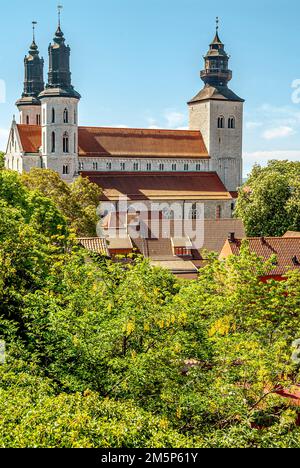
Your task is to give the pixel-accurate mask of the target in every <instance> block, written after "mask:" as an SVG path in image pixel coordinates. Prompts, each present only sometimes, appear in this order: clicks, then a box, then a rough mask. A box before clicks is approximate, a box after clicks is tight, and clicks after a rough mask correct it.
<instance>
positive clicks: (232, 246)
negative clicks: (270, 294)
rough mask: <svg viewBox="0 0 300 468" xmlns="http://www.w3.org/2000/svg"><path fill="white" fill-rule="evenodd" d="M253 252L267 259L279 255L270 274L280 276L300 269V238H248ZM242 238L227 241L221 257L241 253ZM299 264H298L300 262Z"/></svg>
mask: <svg viewBox="0 0 300 468" xmlns="http://www.w3.org/2000/svg"><path fill="white" fill-rule="evenodd" d="M247 241H248V243H249V248H250V251H251V252H254V253H256V255H258V257H261V258H263V259H264V260H265V261H266V260H269V259H270V257H272V255H275V256H276V257H277V265H276V266H275V267H274V269H272V271H271V272H269V275H270V276H276V275H278V276H280V275H284V274H285V273H287V271H290V270H299V271H300V238H299V237H298V238H297V237H294V238H292V237H291V238H288V237H252V238H248V239H247ZM241 245H242V240H240V239H235V241H234V242H229V241H227V242H226V245H225V246H224V249H223V251H222V253H221V258H224V257H227V256H228V254H233V255H239V253H240V248H241ZM297 262H298V263H299V264H298V263H297Z"/></svg>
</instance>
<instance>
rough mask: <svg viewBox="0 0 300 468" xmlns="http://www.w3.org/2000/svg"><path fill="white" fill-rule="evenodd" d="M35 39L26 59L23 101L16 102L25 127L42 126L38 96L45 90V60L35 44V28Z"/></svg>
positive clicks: (21, 121)
mask: <svg viewBox="0 0 300 468" xmlns="http://www.w3.org/2000/svg"><path fill="white" fill-rule="evenodd" d="M36 24H37V23H36V21H33V22H32V25H33V39H32V44H31V46H30V49H29V52H28V55H27V56H26V57H25V59H24V75H25V76H24V89H23V93H22V97H21V99H19V100H18V101H17V102H16V106H17V107H18V109H19V112H20V123H21V124H23V125H41V101H40V100H39V98H38V96H39V94H40V93H41V92H42V91H43V89H44V60H43V58H41V57H40V55H39V50H38V46H37V45H36V42H35V26H36Z"/></svg>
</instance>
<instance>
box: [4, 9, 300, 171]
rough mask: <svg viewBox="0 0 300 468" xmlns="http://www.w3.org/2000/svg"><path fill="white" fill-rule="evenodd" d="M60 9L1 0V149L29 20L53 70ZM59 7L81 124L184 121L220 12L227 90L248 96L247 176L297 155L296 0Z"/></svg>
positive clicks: (299, 66)
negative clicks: (51, 51)
mask: <svg viewBox="0 0 300 468" xmlns="http://www.w3.org/2000/svg"><path fill="white" fill-rule="evenodd" d="M56 6H57V1H52V0H47V1H46V2H41V1H40V0H39V1H37V0H27V1H26V2H24V1H22V0H10V1H9V2H5V3H4V2H3V1H2V2H1V17H2V21H1V37H2V40H1V46H0V101H1V97H2V98H3V96H1V94H3V93H1V89H2V91H3V83H5V85H6V98H5V102H4V103H1V102H0V148H4V146H5V143H4V142H5V140H6V135H7V129H8V128H9V126H10V122H11V119H12V115H13V114H14V113H16V114H17V109H16V108H15V107H14V103H15V101H16V100H17V98H19V97H20V95H21V92H22V81H23V58H24V55H25V54H26V53H27V50H28V46H29V44H30V42H31V21H32V20H36V21H38V23H39V24H38V27H37V33H36V35H37V43H38V45H39V48H40V51H41V53H42V55H43V56H44V58H45V59H46V67H47V47H48V44H49V42H50V41H51V40H52V38H53V34H54V32H55V29H56V26H57V14H56ZM63 6H64V10H63V14H62V29H63V31H64V33H65V36H66V39H67V42H68V43H69V44H70V46H71V49H72V52H71V53H72V73H73V84H74V85H75V87H76V89H77V90H78V91H79V92H80V93H81V94H82V101H81V104H80V123H81V125H98V126H129V127H145V128H147V127H161V128H184V127H186V126H187V124H188V122H187V115H188V114H187V106H186V102H187V101H188V100H189V99H190V98H191V97H193V96H194V95H195V94H196V93H197V92H198V91H199V89H200V88H201V87H202V82H201V80H200V78H199V71H200V70H201V69H202V67H203V59H202V56H203V55H204V54H205V53H206V51H207V49H208V44H209V42H210V41H211V39H212V38H213V35H214V28H215V17H216V16H219V17H220V36H221V39H222V40H223V42H224V43H225V44H226V50H227V52H228V53H229V54H230V55H231V62H230V66H231V69H232V70H233V73H234V75H233V80H232V82H231V83H230V87H231V88H232V89H233V91H235V92H236V93H237V94H238V95H240V96H241V97H243V98H245V99H246V105H245V122H244V159H245V173H247V172H249V170H250V168H251V166H252V165H253V164H254V163H255V162H261V163H265V162H266V161H267V160H268V159H270V158H279V159H292V160H298V159H299V160H300V103H297V101H298V99H296V98H298V97H299V96H300V92H299V93H298V91H297V90H298V89H300V53H299V47H298V44H299V33H298V31H299V16H300V4H299V2H298V1H296V0H286V1H281V0H272V1H271V0H264V1H262V0H252V2H241V1H238V0H227V1H226V2H224V0H222V1H220V0H215V1H211V2H208V1H207V0H206V1H204V0H109V1H108V0H105V1H104V0H86V1H85V2H79V1H77V0H64V1H63ZM297 79H298V80H299V83H297V82H296V81H295V80H297ZM293 83H294V86H296V88H294V89H293V88H292V84H293ZM293 93H294V97H293ZM299 101H300V99H299Z"/></svg>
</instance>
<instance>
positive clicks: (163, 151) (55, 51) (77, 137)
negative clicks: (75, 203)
mask: <svg viewBox="0 0 300 468" xmlns="http://www.w3.org/2000/svg"><path fill="white" fill-rule="evenodd" d="M48 56H49V71H48V79H47V83H46V85H45V84H44V60H43V58H41V57H40V53H39V50H38V46H37V44H36V40H35V34H34V37H33V42H32V44H31V46H30V49H29V52H28V55H27V56H26V57H25V60H24V67H25V80H24V90H23V93H22V96H21V98H20V99H19V100H18V101H17V103H16V105H17V108H18V110H19V119H18V122H17V121H16V120H15V118H14V119H13V122H12V126H11V130H10V134H9V140H8V144H7V150H6V157H5V164H6V168H8V169H11V170H14V171H18V172H19V173H23V172H28V171H30V170H31V169H32V168H44V169H52V170H54V171H56V172H58V173H59V174H60V176H61V178H62V179H63V180H65V181H66V182H68V183H70V182H72V181H73V180H74V179H75V178H76V177H78V176H79V175H82V176H84V177H88V178H89V179H90V180H91V181H92V182H94V183H96V184H98V185H99V186H100V187H101V188H102V189H103V197H102V198H103V200H102V201H107V202H110V203H112V204H114V205H115V206H116V208H118V203H119V199H120V197H121V198H123V199H126V200H127V201H128V202H129V203H130V202H136V201H142V202H144V203H152V202H158V203H160V202H161V203H163V202H168V203H170V202H178V203H180V204H182V207H183V217H184V216H185V215H184V205H185V203H187V202H188V203H189V204H190V203H192V204H195V205H196V204H197V203H202V204H203V205H204V216H205V218H206V219H228V218H231V217H232V213H233V210H234V206H235V199H236V192H237V190H238V187H240V186H241V184H242V136H243V103H244V100H243V99H241V98H240V97H238V96H237V95H236V94H235V93H234V92H233V91H231V90H230V89H229V87H228V83H229V81H230V80H231V78H232V72H231V70H230V69H229V58H230V57H229V56H228V55H227V53H226V51H225V48H224V44H223V43H222V41H221V40H220V37H219V33H218V26H217V31H216V34H215V37H214V39H213V41H212V43H211V44H210V47H209V51H208V53H207V54H206V56H205V58H204V59H205V63H204V69H203V71H201V74H200V76H201V79H202V81H203V82H204V87H203V88H202V89H201V91H200V92H199V93H198V94H197V95H196V96H195V97H194V98H193V99H191V100H190V101H189V102H188V108H189V130H156V129H155V130H154V129H129V128H105V127H101V126H100V127H82V126H79V110H78V107H79V102H80V99H81V96H80V94H79V93H78V92H77V91H76V90H75V89H74V87H73V85H72V81H71V71H70V47H69V46H68V45H67V44H66V40H65V36H64V34H63V32H62V29H61V24H60V17H59V24H58V28H57V30H56V33H55V36H54V39H53V43H52V44H50V45H49V48H48ZM99 123H100V124H101V122H99Z"/></svg>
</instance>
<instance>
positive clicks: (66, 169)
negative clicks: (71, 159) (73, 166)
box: [63, 165, 70, 175]
mask: <svg viewBox="0 0 300 468" xmlns="http://www.w3.org/2000/svg"><path fill="white" fill-rule="evenodd" d="M69 173H70V168H69V166H68V165H65V166H63V175H69Z"/></svg>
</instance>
